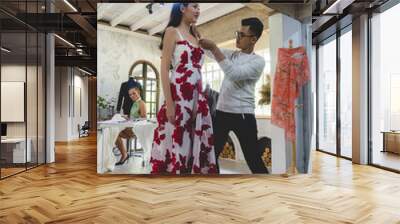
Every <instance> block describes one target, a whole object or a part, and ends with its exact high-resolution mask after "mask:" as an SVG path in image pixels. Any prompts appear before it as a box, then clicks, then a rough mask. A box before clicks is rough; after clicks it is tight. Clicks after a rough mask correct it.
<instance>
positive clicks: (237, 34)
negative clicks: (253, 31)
mask: <svg viewBox="0 0 400 224" xmlns="http://www.w3.org/2000/svg"><path fill="white" fill-rule="evenodd" d="M254 36H255V35H249V34H245V33H243V32H240V31H235V37H236V39H241V38H242V37H254Z"/></svg>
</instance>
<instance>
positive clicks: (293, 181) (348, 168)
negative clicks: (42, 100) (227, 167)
mask: <svg viewBox="0 0 400 224" xmlns="http://www.w3.org/2000/svg"><path fill="white" fill-rule="evenodd" d="M313 164H314V165H313V172H312V174H310V175H296V176H290V177H288V178H287V177H282V176H280V175H259V176H256V175H222V176H211V177H210V176H208V177H205V176H191V177H174V176H167V177H165V176H164V177H161V176H145V175H141V176H135V175H98V174H97V173H96V138H95V137H88V138H82V139H81V140H79V141H74V142H69V143H64V144H57V146H56V163H54V164H50V165H44V166H41V167H38V168H36V169H33V170H29V171H27V172H25V173H22V174H19V175H16V176H13V177H10V178H7V179H5V180H2V181H0V201H1V203H0V223H43V222H48V223H82V222H83V223H88V222H90V223H210V222H212V223H385V224H387V223H399V221H400V213H399V211H400V200H395V199H396V198H400V178H399V174H396V173H392V172H388V171H384V170H381V169H378V168H375V167H371V166H360V165H354V164H352V163H351V162H350V161H348V160H345V159H339V158H336V157H333V156H330V155H327V154H324V153H320V152H316V153H314V154H313Z"/></svg>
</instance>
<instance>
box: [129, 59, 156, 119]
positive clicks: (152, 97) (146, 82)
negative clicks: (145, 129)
mask: <svg viewBox="0 0 400 224" xmlns="http://www.w3.org/2000/svg"><path fill="white" fill-rule="evenodd" d="M129 74H130V75H131V76H133V77H135V78H136V79H137V81H138V82H139V83H140V84H141V85H142V91H143V93H142V94H141V95H142V97H143V100H144V101H145V102H146V112H147V117H149V118H152V117H155V116H156V114H157V111H158V101H159V96H160V90H159V89H160V88H159V75H158V71H157V69H156V67H155V66H154V65H153V64H151V63H150V62H148V61H143V60H142V61H137V62H135V64H133V65H132V67H131V70H130V72H129Z"/></svg>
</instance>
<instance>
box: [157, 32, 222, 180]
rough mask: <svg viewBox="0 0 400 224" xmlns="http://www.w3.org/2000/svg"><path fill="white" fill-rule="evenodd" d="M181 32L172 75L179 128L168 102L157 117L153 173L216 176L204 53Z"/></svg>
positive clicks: (172, 88)
mask: <svg viewBox="0 0 400 224" xmlns="http://www.w3.org/2000/svg"><path fill="white" fill-rule="evenodd" d="M177 32H178V34H179V36H180V40H179V41H177V42H176V45H175V51H174V54H173V58H172V64H173V70H172V71H171V74H170V85H171V93H172V99H173V101H174V102H175V124H172V123H170V122H168V119H167V116H166V104H165V102H164V104H163V105H162V106H161V109H160V111H159V112H158V114H157V121H158V127H157V128H156V129H155V131H154V141H153V148H152V151H151V159H150V164H151V173H153V174H158V173H172V174H188V173H189V174H190V173H193V174H210V173H216V172H217V170H216V165H215V153H214V143H213V142H214V140H213V129H212V121H211V115H210V111H209V108H208V104H207V99H206V97H205V96H204V95H203V92H202V82H201V66H202V64H203V60H204V51H203V49H201V48H200V47H196V46H194V45H193V44H191V43H190V42H189V41H187V40H183V38H182V35H181V34H180V33H179V31H177ZM194 113H196V114H194Z"/></svg>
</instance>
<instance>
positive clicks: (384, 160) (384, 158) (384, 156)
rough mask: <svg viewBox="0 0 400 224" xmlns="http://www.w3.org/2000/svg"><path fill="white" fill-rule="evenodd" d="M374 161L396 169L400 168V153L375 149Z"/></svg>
mask: <svg viewBox="0 0 400 224" xmlns="http://www.w3.org/2000/svg"><path fill="white" fill-rule="evenodd" d="M373 163H374V164H377V165H380V166H384V167H388V168H391V169H395V170H400V155H399V154H396V153H392V152H381V151H379V150H376V151H374V155H373Z"/></svg>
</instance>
